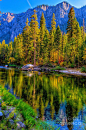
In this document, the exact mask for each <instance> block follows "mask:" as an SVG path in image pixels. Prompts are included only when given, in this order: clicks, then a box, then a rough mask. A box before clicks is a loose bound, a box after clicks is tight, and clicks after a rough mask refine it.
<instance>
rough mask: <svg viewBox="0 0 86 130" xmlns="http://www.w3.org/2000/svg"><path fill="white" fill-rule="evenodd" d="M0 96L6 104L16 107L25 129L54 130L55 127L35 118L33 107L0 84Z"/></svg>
mask: <svg viewBox="0 0 86 130" xmlns="http://www.w3.org/2000/svg"><path fill="white" fill-rule="evenodd" d="M0 96H2V100H3V101H4V102H5V103H6V105H10V106H13V107H15V108H16V110H18V111H19V112H20V113H21V115H22V116H23V118H24V123H25V125H26V129H32V128H35V130H38V129H40V130H51V129H52V130H54V129H55V127H52V126H50V125H48V124H47V123H46V122H45V121H40V120H39V119H36V116H37V114H36V113H35V112H34V110H33V108H32V107H31V106H30V105H28V104H27V103H25V102H24V101H23V100H22V99H16V97H15V96H14V95H12V94H11V93H10V92H9V91H8V90H6V89H5V88H2V87H1V86H0Z"/></svg>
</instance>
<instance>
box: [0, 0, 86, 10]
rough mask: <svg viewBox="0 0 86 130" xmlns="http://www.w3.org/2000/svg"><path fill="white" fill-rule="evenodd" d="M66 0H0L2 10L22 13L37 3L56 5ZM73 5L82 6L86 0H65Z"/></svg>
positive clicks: (85, 3)
mask: <svg viewBox="0 0 86 130" xmlns="http://www.w3.org/2000/svg"><path fill="white" fill-rule="evenodd" d="M62 1H64V0H2V1H0V10H1V11H2V12H11V13H21V12H25V11H27V10H28V9H29V8H31V7H32V8H34V7H36V6H37V5H41V4H48V5H56V4H58V3H60V2H62ZM65 1H67V2H68V3H70V4H71V5H73V6H75V7H77V8H80V7H82V6H84V5H86V0H65Z"/></svg>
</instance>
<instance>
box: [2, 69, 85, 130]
mask: <svg viewBox="0 0 86 130" xmlns="http://www.w3.org/2000/svg"><path fill="white" fill-rule="evenodd" d="M0 84H1V85H2V86H3V87H6V88H7V89H9V91H10V92H11V93H12V94H14V95H15V96H16V97H17V98H22V99H23V100H24V101H25V102H26V103H28V104H30V105H31V106H32V107H33V109H34V110H35V112H37V113H38V117H37V118H40V120H45V121H46V122H47V123H48V124H52V125H54V126H56V128H60V129H61V130H85V129H86V77H84V76H83V77H82V76H71V75H67V74H61V73H60V74H59V73H55V74H54V73H43V72H25V71H19V70H17V69H13V68H12V69H5V68H3V69H2V68H0Z"/></svg>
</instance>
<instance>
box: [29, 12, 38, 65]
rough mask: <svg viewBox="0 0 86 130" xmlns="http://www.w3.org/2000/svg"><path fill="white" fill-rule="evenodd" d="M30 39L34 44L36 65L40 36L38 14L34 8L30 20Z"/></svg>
mask: <svg viewBox="0 0 86 130" xmlns="http://www.w3.org/2000/svg"><path fill="white" fill-rule="evenodd" d="M30 27H31V29H30V40H31V44H33V45H34V66H35V65H36V46H37V45H36V44H37V37H38V33H39V31H38V21H37V14H36V10H34V14H33V15H32V16H31V22H30Z"/></svg>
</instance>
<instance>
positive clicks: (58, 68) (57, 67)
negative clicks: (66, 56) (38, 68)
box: [51, 66, 65, 71]
mask: <svg viewBox="0 0 86 130" xmlns="http://www.w3.org/2000/svg"><path fill="white" fill-rule="evenodd" d="M52 70H65V68H62V67H60V66H56V67H55V68H52V69H51V71H52Z"/></svg>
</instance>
